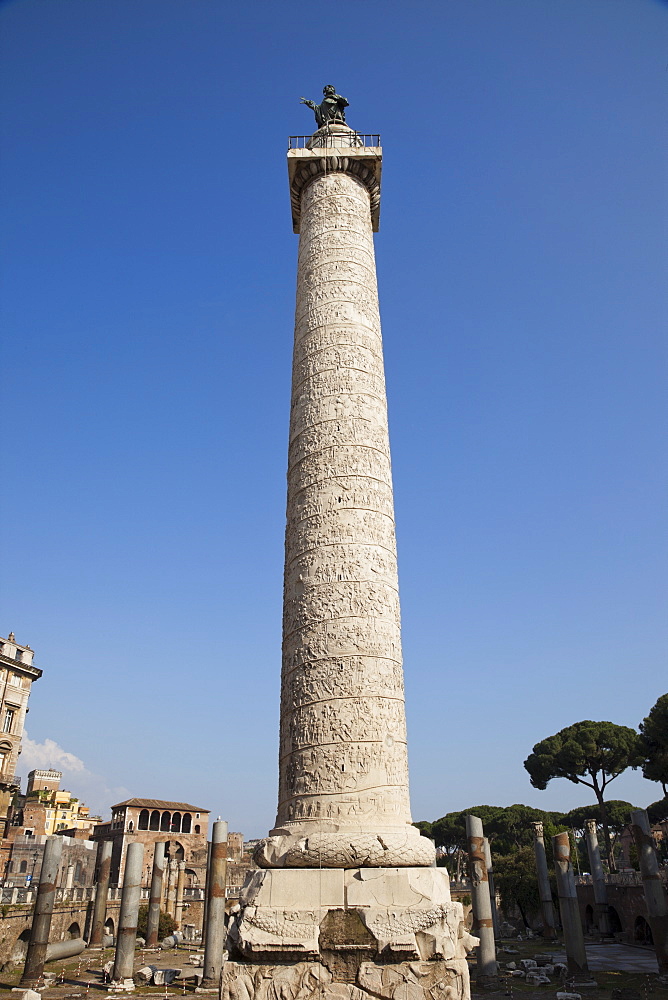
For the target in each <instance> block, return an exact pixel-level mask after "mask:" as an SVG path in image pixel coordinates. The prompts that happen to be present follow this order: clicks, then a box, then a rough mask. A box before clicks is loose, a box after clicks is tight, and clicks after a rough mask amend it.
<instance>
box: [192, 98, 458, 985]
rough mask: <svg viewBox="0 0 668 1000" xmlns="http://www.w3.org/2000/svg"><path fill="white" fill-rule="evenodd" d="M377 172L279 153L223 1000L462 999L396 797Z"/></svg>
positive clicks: (376, 161)
mask: <svg viewBox="0 0 668 1000" xmlns="http://www.w3.org/2000/svg"><path fill="white" fill-rule="evenodd" d="M327 92H328V93H331V88H327ZM381 158H382V150H381V148H380V145H379V144H378V143H376V144H367V143H366V141H365V138H364V137H361V136H359V135H358V134H357V133H355V132H353V131H352V130H351V129H350V128H348V127H347V126H345V125H343V124H329V125H326V126H324V127H323V128H321V129H319V130H318V131H317V132H316V133H315V134H314V135H313V136H312V137H311V138H310V139H309V140H308V142H306V143H305V145H304V148H291V149H290V150H289V152H288V174H289V179H290V195H291V201H292V215H293V226H294V230H295V232H298V233H299V234H300V238H299V253H298V263H297V303H296V315H295V339H294V355H293V369H292V405H291V415H290V437H289V453H288V497H287V525H286V536H285V574H284V595H283V610H284V614H283V665H282V680H281V711H280V748H279V792H278V810H277V816H276V823H275V826H274V829H273V830H272V831H271V833H270V835H269V837H268V839H267V840H266V841H264V842H263V844H262V845H261V847H260V848H259V849H258V850H257V851H256V854H255V858H256V861H257V862H258V864H259V865H260V870H256V871H254V872H251V873H250V874H249V876H248V879H247V881H246V883H245V885H244V887H243V889H242V892H241V894H240V899H239V904H240V905H239V912H238V913H236V914H235V915H234V918H233V919H232V920H231V922H230V928H229V933H228V937H227V942H226V948H227V950H228V952H229V954H230V958H231V960H230V961H228V962H226V964H225V967H224V971H223V981H222V986H221V1000H228V998H232V997H234V996H236V995H238V991H239V990H241V989H243V990H246V989H248V986H247V984H248V983H251V982H254V981H256V980H257V981H258V982H260V981H261V980H262V981H263V980H264V979H266V978H272V976H273V975H274V974H275V975H276V976H277V977H279V978H280V976H282V975H283V973H282V972H280V975H279V972H278V971H276V970H272V971H271V972H268V971H267V965H268V964H269V965H272V964H274V965H278V966H280V968H281V969H282V968H283V966H284V965H286V964H288V965H292V966H293V970H292V973H291V978H290V982H291V984H292V985H291V988H294V989H295V990H297V991H300V990H303V992H304V994H305V995H306V993H310V992H312V991H314V990H316V989H317V991H318V995H319V998H320V1000H329V998H330V996H331V1000H334V997H337V998H339V1000H346V997H350V1000H352V998H353V996H354V997H356V998H357V1000H362V998H363V996H365V995H366V996H369V997H372V996H375V997H378V996H381V997H382V996H388V997H389V996H390V994H391V993H392V992H393V990H394V988H395V987H394V985H392V986H391V984H402V985H401V986H399V985H396V990H397V993H396V995H397V996H399V995H400V993H401V989H403V984H405V988H406V990H407V991H408V992H407V994H406V995H408V993H410V996H411V1000H420V997H424V1000H430V998H431V997H433V996H435V995H436V993H435V991H436V990H437V989H438V990H445V989H448V990H449V991H450V992H449V994H448V995H449V996H451V997H452V998H453V1000H465V998H466V997H467V996H468V989H469V987H468V967H467V963H466V950H467V949H470V947H471V946H472V945H473V944H475V943H476V942H475V939H472V938H471V937H470V935H468V934H467V933H466V931H465V929H464V927H463V910H462V907H461V904H459V903H453V902H452V901H451V899H450V885H449V879H448V875H447V872H445V870H444V869H442V868H435V867H433V868H432V867H431V865H432V862H433V861H434V858H435V849H434V845H433V844H432V843H431V841H430V840H428V839H427V838H425V837H422V836H420V833H419V831H418V830H417V829H416V828H415V827H414V826H413V825H412V823H411V813H410V805H409V797H408V767H407V750H406V720H405V710H404V689H403V674H402V659H401V641H400V622H399V596H398V583H397V557H396V541H395V529H394V509H393V497H392V477H391V468H390V451H389V440H388V425H387V404H386V396H385V380H384V372H383V352H382V341H381V332H380V319H379V310H378V292H377V285H376V270H375V261H374V246H373V232H374V231H376V230H377V228H378V213H379V205H380V187H379V185H380V170H381ZM210 905H211V904H210ZM211 919H212V918H211V911H210V910H209V917H208V924H209V923H211ZM381 956H382V957H381ZM377 959H378V961H377V962H376V960H377ZM253 963H257V965H256V964H253ZM256 972H257V973H258V975H257V976H256ZM237 979H240V981H239V982H237ZM332 982H333V983H334V988H333V989H332V990H331V991H330V990H329V986H330V984H331V983H332ZM353 991H357V992H356V993H354V992H353ZM360 991H361V994H362V995H361V996H360ZM430 991H431V992H430ZM251 992H252V990H251ZM439 995H440V994H439ZM401 996H403V993H401ZM249 1000H257V998H254V997H253V996H251V997H250V998H249Z"/></svg>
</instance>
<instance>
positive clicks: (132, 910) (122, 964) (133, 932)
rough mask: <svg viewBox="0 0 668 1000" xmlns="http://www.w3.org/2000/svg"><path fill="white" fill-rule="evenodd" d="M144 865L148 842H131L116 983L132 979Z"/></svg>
mask: <svg viewBox="0 0 668 1000" xmlns="http://www.w3.org/2000/svg"><path fill="white" fill-rule="evenodd" d="M143 866H144V845H143V844H138V843H137V842H136V841H134V842H133V843H132V844H128V849H127V852H126V855H125V872H124V874H123V892H122V894H121V912H120V914H119V917H118V934H117V936H116V954H115V955H114V971H113V973H112V979H113V981H114V982H115V983H119V982H122V981H123V980H124V979H132V973H133V970H134V957H135V945H136V941H137V919H138V916H139V902H140V899H141V877H142V872H143Z"/></svg>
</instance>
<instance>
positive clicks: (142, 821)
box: [137, 809, 148, 830]
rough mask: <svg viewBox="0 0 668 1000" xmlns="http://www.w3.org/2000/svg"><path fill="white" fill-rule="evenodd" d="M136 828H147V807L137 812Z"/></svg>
mask: <svg viewBox="0 0 668 1000" xmlns="http://www.w3.org/2000/svg"><path fill="white" fill-rule="evenodd" d="M137 829H138V830H148V809H142V811H141V812H140V813H139V822H138V823H137Z"/></svg>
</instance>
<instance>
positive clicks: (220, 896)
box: [203, 819, 227, 986]
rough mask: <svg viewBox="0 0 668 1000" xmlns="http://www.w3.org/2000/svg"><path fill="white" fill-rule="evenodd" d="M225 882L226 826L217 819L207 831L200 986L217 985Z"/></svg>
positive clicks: (223, 921)
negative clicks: (208, 834)
mask: <svg viewBox="0 0 668 1000" xmlns="http://www.w3.org/2000/svg"><path fill="white" fill-rule="evenodd" d="M226 881H227V823H226V822H225V820H224V819H217V820H216V822H215V823H214V824H213V830H212V831H211V854H210V858H209V871H208V874H207V882H206V884H207V896H208V905H207V916H206V938H205V941H204V970H203V971H204V980H203V985H205V986H211V985H214V984H217V983H218V980H219V979H220V970H221V968H222V965H223V949H224V947H225V890H226V884H225V883H226Z"/></svg>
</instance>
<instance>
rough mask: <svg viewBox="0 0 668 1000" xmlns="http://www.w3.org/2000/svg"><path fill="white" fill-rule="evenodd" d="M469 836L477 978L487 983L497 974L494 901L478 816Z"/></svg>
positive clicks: (469, 819)
mask: <svg viewBox="0 0 668 1000" xmlns="http://www.w3.org/2000/svg"><path fill="white" fill-rule="evenodd" d="M466 836H467V839H468V846H469V869H470V875H471V901H472V903H473V933H474V934H477V936H478V937H479V938H480V945H479V946H478V962H477V971H476V978H477V979H478V981H483V982H484V981H485V980H489V979H491V978H493V977H494V976H496V974H497V965H496V946H495V943H494V922H493V920H492V899H491V896H490V893H489V881H488V878H487V858H486V857H485V837H484V835H483V827H482V820H481V819H479V818H478V817H477V816H471V815H468V816H467V817H466Z"/></svg>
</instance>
